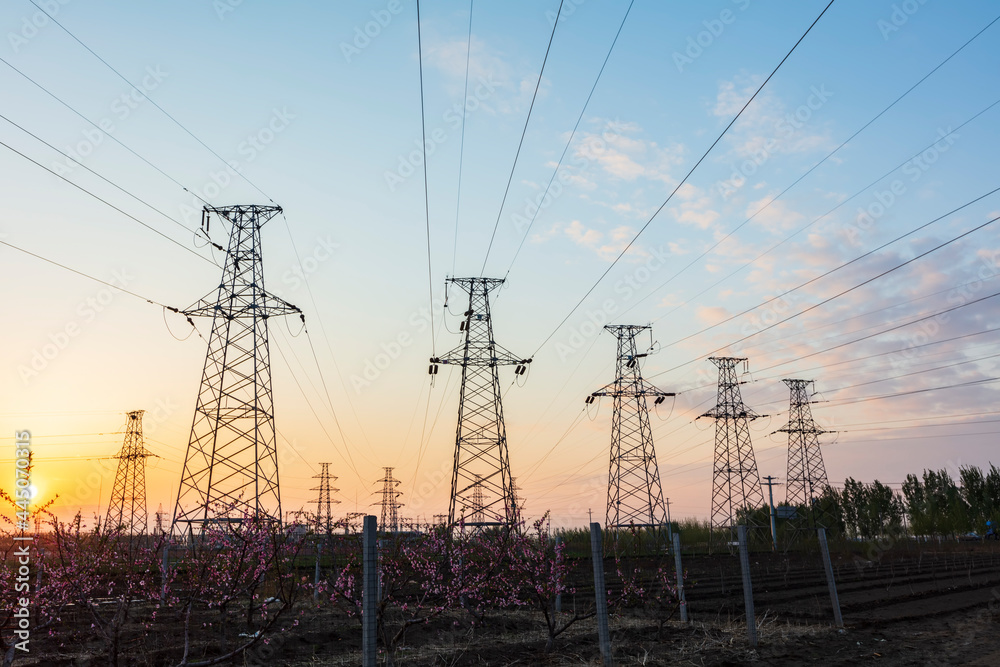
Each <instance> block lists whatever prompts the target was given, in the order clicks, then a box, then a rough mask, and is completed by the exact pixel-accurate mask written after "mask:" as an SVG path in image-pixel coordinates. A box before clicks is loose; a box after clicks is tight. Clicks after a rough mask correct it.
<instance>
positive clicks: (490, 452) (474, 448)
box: [430, 278, 531, 526]
mask: <svg viewBox="0 0 1000 667" xmlns="http://www.w3.org/2000/svg"><path fill="white" fill-rule="evenodd" d="M447 282H448V283H450V284H452V285H457V286H459V287H461V288H462V289H463V290H465V291H466V292H468V293H469V308H468V310H466V311H465V319H464V320H463V321H462V323H461V325H460V327H459V328H460V330H461V331H462V332H463V341H462V344H461V345H459V346H458V347H457V348H455V349H454V350H452V351H451V352H449V353H447V354H445V355H444V356H442V357H440V358H437V357H435V358H432V359H431V367H430V372H431V374H432V375H433V374H436V373H437V365H438V364H454V365H460V366H461V367H462V388H461V394H460V396H459V399H458V428H457V432H456V436H455V462H454V466H453V468H452V476H451V499H450V501H449V503H448V524H449V525H454V524H455V522H456V520H457V519H458V518H459V517H457V516H456V512H461V511H462V509H463V508H465V512H466V517H467V518H468V517H478V516H482V520H481V521H472V522H470V521H466V523H465V525H467V526H499V525H515V524H517V522H518V521H519V517H518V512H517V503H516V502H514V492H513V490H512V488H511V475H510V460H509V459H508V455H507V431H506V428H505V426H504V421H503V405H502V400H501V393H502V392H501V390H500V377H499V374H498V369H499V367H500V366H504V365H511V366H516V368H515V369H514V372H515V373H516V374H517V375H523V374H524V372H525V370H526V368H527V365H528V364H529V363H531V359H520V358H518V357H515V356H514V355H513V354H511V353H510V352H508V351H507V350H505V349H504V348H503V347H501V346H500V345H497V343H496V341H495V340H494V338H493V321H492V318H491V316H490V300H489V294H490V292H491V291H493V290H494V289H496V288H498V287H500V285H502V284H503V282H504V281H503V279H500V278H449V279H448V280H447ZM477 479H478V480H479V481H477ZM477 487H478V488H480V490H481V492H482V497H481V499H480V501H479V503H477V502H476V496H475V491H476V488H477Z"/></svg>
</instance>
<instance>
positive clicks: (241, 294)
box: [172, 205, 305, 537]
mask: <svg viewBox="0 0 1000 667" xmlns="http://www.w3.org/2000/svg"><path fill="white" fill-rule="evenodd" d="M279 213H281V207H279V206H255V205H250V206H225V207H220V208H216V207H208V206H206V207H205V209H204V211H203V214H202V226H203V228H205V229H207V228H208V225H209V221H210V219H211V217H212V216H213V215H214V216H217V217H218V218H220V219H221V220H222V221H223V222H224V223H227V224H228V225H229V226H230V229H229V249H228V250H227V251H226V264H225V267H224V268H223V270H222V280H221V281H219V287H218V289H217V290H215V291H213V292H212V293H211V294H210V295H209V296H206V297H205V298H204V299H201V300H200V301H198V302H197V303H195V304H194V305H192V306H191V307H190V308H187V309H186V310H183V311H181V312H182V313H183V314H184V315H187V317H188V318H189V319H190V318H192V317H211V318H212V333H211V334H210V336H209V339H208V353H207V354H206V356H205V367H204V370H203V372H202V376H201V388H200V389H199V390H198V400H197V404H196V406H195V411H194V421H193V423H192V425H191V438H190V440H189V441H188V448H187V453H186V455H185V458H184V468H183V472H182V473H181V483H180V488H179V489H178V491H177V503H176V504H175V506H174V518H173V523H172V531H174V532H177V533H181V534H186V535H188V536H190V537H193V536H194V535H195V534H196V533H197V532H200V531H201V529H203V528H204V526H205V524H206V523H209V522H212V521H219V520H222V521H239V520H240V519H241V517H242V516H243V515H249V516H251V517H255V518H260V519H264V520H268V521H272V522H274V523H278V524H280V522H281V516H282V515H281V493H280V490H279V487H278V451H277V445H276V442H275V427H274V402H273V397H272V393H271V356H270V347H269V345H268V332H267V327H268V322H269V321H270V319H271V318H274V317H279V316H283V315H298V316H299V317H301V318H302V319H303V322H304V321H305V317H304V316H303V315H302V311H301V310H299V309H298V308H297V307H295V306H293V305H292V304H290V303H286V302H285V301H282V300H281V299H279V298H278V297H276V296H273V295H271V294H269V293H268V292H267V291H265V289H264V271H263V262H262V259H261V242H260V230H261V227H263V226H264V224H265V223H266V222H267V221H268V220H270V219H271V218H272V217H274V216H275V215H277V214H279Z"/></svg>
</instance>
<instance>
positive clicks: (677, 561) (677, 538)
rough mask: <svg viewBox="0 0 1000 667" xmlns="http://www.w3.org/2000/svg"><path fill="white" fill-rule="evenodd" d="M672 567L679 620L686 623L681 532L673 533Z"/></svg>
mask: <svg viewBox="0 0 1000 667" xmlns="http://www.w3.org/2000/svg"><path fill="white" fill-rule="evenodd" d="M674 567H675V568H677V600H678V602H679V603H680V607H681V621H682V622H683V623H687V620H688V608H687V597H685V595H684V569H683V567H682V565H681V534H680V533H674Z"/></svg>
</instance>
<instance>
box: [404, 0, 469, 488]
mask: <svg viewBox="0 0 1000 667" xmlns="http://www.w3.org/2000/svg"><path fill="white" fill-rule="evenodd" d="M475 1H476V0H469V41H468V45H467V46H466V50H465V92H464V93H463V94H462V138H461V139H460V140H459V148H458V195H457V196H456V197H455V242H454V244H453V245H452V248H451V275H452V276H454V275H455V263H456V261H457V260H458V214H459V212H460V211H461V210H462V165H463V163H464V161H465V121H467V120H468V118H469V63H470V62H471V56H472V6H473V4H475ZM428 404H429V403H428ZM415 483H416V482H414V484H415Z"/></svg>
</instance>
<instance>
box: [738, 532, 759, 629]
mask: <svg viewBox="0 0 1000 667" xmlns="http://www.w3.org/2000/svg"><path fill="white" fill-rule="evenodd" d="M737 534H738V536H739V543H740V569H742V570H743V606H744V607H745V608H746V614H747V639H749V640H750V646H754V647H756V646H757V618H756V616H755V615H754V611H753V584H751V582H750V554H749V553H748V551H747V527H746V526H739V527H738V528H737Z"/></svg>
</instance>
